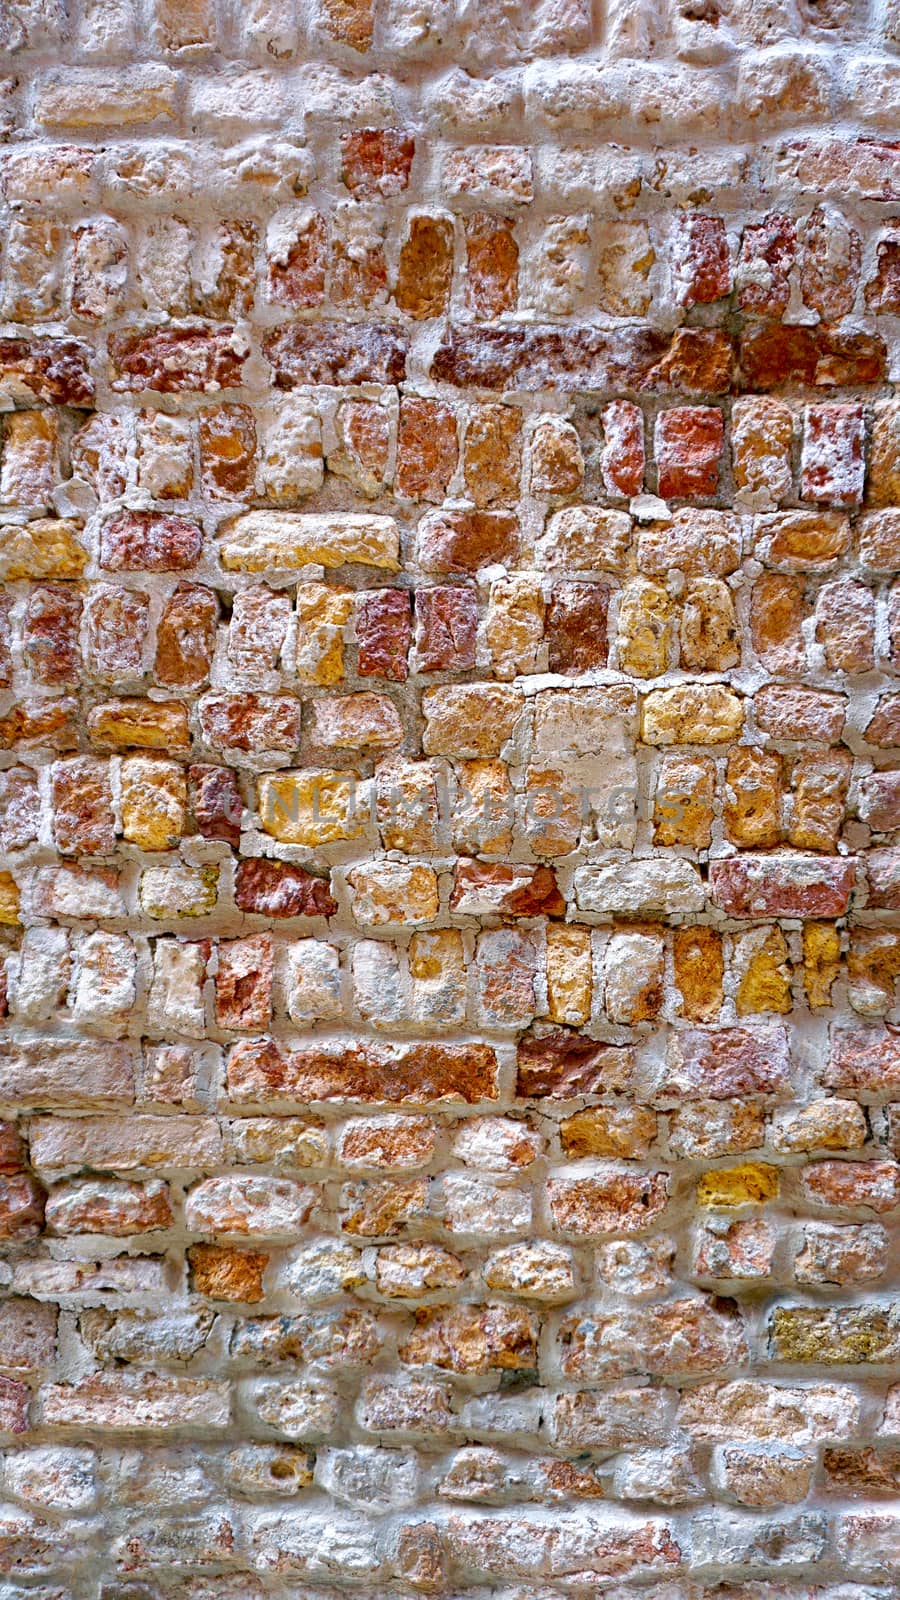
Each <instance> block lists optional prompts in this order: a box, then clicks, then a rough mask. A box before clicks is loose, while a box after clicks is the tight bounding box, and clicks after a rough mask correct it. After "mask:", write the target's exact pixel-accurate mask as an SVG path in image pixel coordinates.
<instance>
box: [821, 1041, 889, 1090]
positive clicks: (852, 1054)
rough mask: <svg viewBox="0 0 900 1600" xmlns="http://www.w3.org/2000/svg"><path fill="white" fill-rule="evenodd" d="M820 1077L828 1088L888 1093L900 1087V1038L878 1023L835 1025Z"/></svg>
mask: <svg viewBox="0 0 900 1600" xmlns="http://www.w3.org/2000/svg"><path fill="white" fill-rule="evenodd" d="M824 1081H825V1084H826V1086H827V1087H828V1088H829V1089H837V1090H838V1091H844V1090H848V1091H849V1092H850V1093H864V1094H891V1093H896V1092H897V1091H898V1090H900V1038H898V1037H897V1036H896V1035H895V1034H894V1033H893V1032H892V1031H891V1030H890V1029H888V1028H881V1027H869V1028H841V1029H835V1031H834V1033H833V1035H832V1042H831V1057H830V1060H829V1063H828V1066H827V1068H826V1070H825V1076H824Z"/></svg>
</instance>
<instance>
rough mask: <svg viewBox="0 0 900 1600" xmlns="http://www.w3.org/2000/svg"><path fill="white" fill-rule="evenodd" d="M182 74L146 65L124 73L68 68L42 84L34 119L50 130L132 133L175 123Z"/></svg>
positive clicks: (120, 70)
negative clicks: (146, 125)
mask: <svg viewBox="0 0 900 1600" xmlns="http://www.w3.org/2000/svg"><path fill="white" fill-rule="evenodd" d="M178 82H179V79H178V74H177V73H175V72H172V71H170V69H169V68H168V67H163V66H156V65H153V64H151V63H147V64H146V65H145V66H139V67H125V68H122V69H119V70H116V69H115V68H108V67H65V68H64V69H61V70H59V71H53V72H50V73H48V74H47V75H46V76H45V77H44V78H42V79H41V80H40V82H39V83H38V87H37V96H36V102H35V111H34V114H35V118H36V120H37V121H38V122H42V123H44V124H45V125H47V126H48V127H58V128H102V127H128V126H129V125H130V124H132V123H137V122H154V121H156V119H157V118H158V117H167V118H168V117H172V116H173V115H174V112H175V93H176V90H177V88H178Z"/></svg>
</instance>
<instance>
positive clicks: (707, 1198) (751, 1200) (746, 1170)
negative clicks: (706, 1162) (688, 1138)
mask: <svg viewBox="0 0 900 1600" xmlns="http://www.w3.org/2000/svg"><path fill="white" fill-rule="evenodd" d="M778 1182H779V1172H778V1168H777V1167H769V1166H766V1164H765V1163H764V1162H762V1161H746V1162H744V1163H743V1165H742V1166H739V1167H720V1168H718V1169H717V1170H716V1171H714V1172H705V1173H704V1174H703V1176H702V1178H699V1179H698V1180H697V1204H698V1205H701V1206H746V1205H757V1206H759V1205H765V1204H766V1201H768V1200H774V1199H776V1198H777V1195H778Z"/></svg>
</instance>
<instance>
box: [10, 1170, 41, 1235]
mask: <svg viewBox="0 0 900 1600" xmlns="http://www.w3.org/2000/svg"><path fill="white" fill-rule="evenodd" d="M44 1200H45V1195H44V1191H43V1189H42V1188H41V1185H40V1184H39V1183H38V1181H37V1179H36V1178H33V1177H31V1176H30V1175H29V1174H27V1173H24V1172H22V1173H15V1174H14V1175H13V1176H11V1177H0V1239H35V1238H37V1236H38V1234H39V1233H40V1232H41V1230H42V1228H43V1226H44Z"/></svg>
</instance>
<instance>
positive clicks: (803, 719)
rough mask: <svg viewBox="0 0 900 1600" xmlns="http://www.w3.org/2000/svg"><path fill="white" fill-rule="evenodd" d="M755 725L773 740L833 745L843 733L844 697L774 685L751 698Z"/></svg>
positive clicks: (845, 708)
mask: <svg viewBox="0 0 900 1600" xmlns="http://www.w3.org/2000/svg"><path fill="white" fill-rule="evenodd" d="M753 711H754V715H755V717H756V724H757V727H758V728H761V729H762V731H763V733H768V734H771V735H772V737H773V738H774V739H798V740H804V739H813V740H815V741H816V742H818V743H821V744H835V743H836V742H837V740H838V739H840V737H841V734H842V733H843V730H844V721H845V719H846V715H847V702H846V701H845V699H844V697H843V695H839V694H829V693H827V692H825V691H820V690H818V689H803V688H800V687H799V686H797V687H794V686H793V685H790V684H784V685H783V684H777V683H773V684H770V685H768V686H767V687H766V688H765V689H760V690H759V692H758V693H757V694H755V695H754V697H753Z"/></svg>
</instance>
